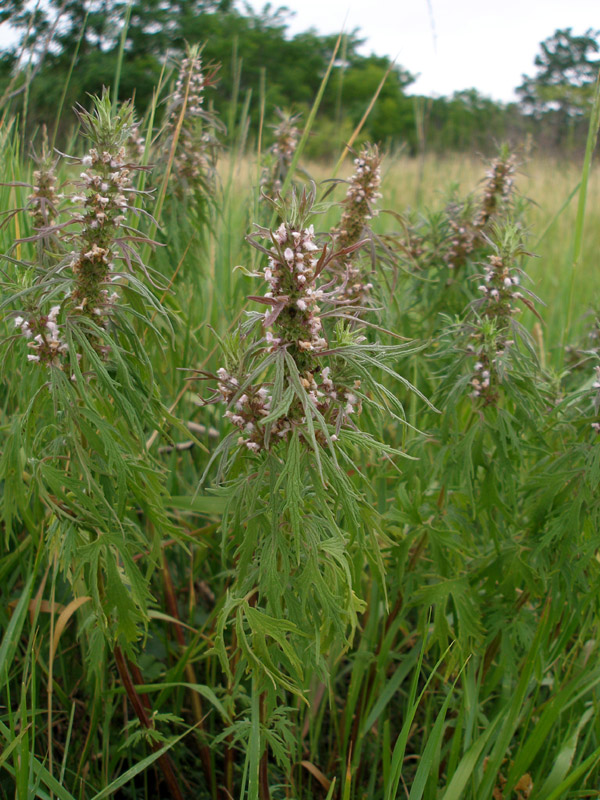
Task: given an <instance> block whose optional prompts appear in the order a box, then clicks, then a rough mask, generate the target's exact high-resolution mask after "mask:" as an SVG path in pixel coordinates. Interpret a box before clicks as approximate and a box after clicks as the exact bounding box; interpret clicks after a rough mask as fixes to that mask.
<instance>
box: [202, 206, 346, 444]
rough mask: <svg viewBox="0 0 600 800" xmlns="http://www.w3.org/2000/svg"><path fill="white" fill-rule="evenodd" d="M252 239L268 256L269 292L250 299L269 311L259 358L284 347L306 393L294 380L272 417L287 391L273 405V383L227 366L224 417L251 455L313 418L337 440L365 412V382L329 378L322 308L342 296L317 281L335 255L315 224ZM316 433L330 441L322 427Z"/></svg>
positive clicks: (221, 375) (222, 382) (222, 381)
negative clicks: (362, 390)
mask: <svg viewBox="0 0 600 800" xmlns="http://www.w3.org/2000/svg"><path fill="white" fill-rule="evenodd" d="M282 216H284V215H282ZM267 237H268V238H269V240H270V242H271V245H272V246H271V247H270V248H269V249H267V248H265V247H263V246H262V245H259V244H257V243H256V242H255V239H265V238H267ZM250 242H251V243H252V244H253V245H254V246H256V247H257V248H258V249H259V250H261V252H263V253H265V255H267V256H268V263H267V265H266V266H265V268H264V269H263V271H262V272H261V273H259V274H260V276H261V277H263V278H264V279H265V281H266V282H267V284H268V291H267V292H266V293H265V294H264V295H263V296H257V297H252V298H250V299H252V300H255V301H257V302H260V303H262V304H263V305H267V306H269V308H268V309H267V311H266V312H265V314H264V315H261V316H260V317H259V319H260V323H261V328H262V332H264V333H263V335H261V339H260V346H259V347H258V348H257V349H256V350H255V357H257V358H258V357H259V355H258V354H259V353H260V352H262V353H263V354H264V353H265V351H266V352H267V353H274V352H277V351H282V350H285V352H286V354H289V356H291V357H292V358H293V360H294V363H295V368H296V369H297V373H298V376H299V381H300V384H301V390H300V387H299V385H298V384H296V383H294V382H292V383H291V387H290V390H293V397H292V398H291V399H290V402H289V403H288V404H287V405H286V406H285V410H282V413H281V414H280V415H279V416H275V418H274V417H273V409H274V408H276V407H277V406H278V405H279V404H280V402H281V393H279V394H278V395H277V397H276V398H275V400H274V397H273V391H274V390H273V384H272V383H269V382H263V383H262V384H259V385H253V384H251V383H250V382H249V381H248V380H247V378H246V377H245V376H246V374H249V373H247V372H245V373H244V374H242V373H241V372H239V371H238V372H236V369H231V368H230V369H225V368H224V367H222V368H221V369H219V370H218V372H217V375H216V378H217V381H218V383H217V389H218V395H217V397H218V398H219V399H220V400H221V401H222V402H224V403H225V404H226V405H227V407H228V408H227V411H226V414H225V416H226V417H227V418H228V419H229V420H230V421H231V422H232V424H233V425H235V426H236V427H237V428H238V429H239V431H240V437H239V439H238V444H240V445H243V446H245V447H246V448H247V449H248V450H251V451H253V452H258V451H259V450H262V449H264V448H265V447H269V446H270V443H271V442H277V441H281V440H282V439H283V440H285V439H286V438H287V437H288V435H289V434H290V433H291V432H292V431H293V430H295V429H296V428H298V429H299V430H300V432H302V431H303V426H305V425H306V422H307V413H308V414H309V415H310V416H319V417H320V418H322V419H323V420H325V423H326V424H327V425H328V426H330V427H331V428H333V429H334V433H333V434H332V436H331V438H332V440H334V441H335V439H336V438H337V436H338V434H339V431H340V429H341V428H342V427H343V426H345V425H350V424H352V423H351V420H350V418H351V417H352V415H354V414H358V413H360V411H361V401H360V395H359V389H360V382H359V381H355V382H354V383H353V384H352V386H347V385H345V384H344V383H343V382H342V381H339V380H337V379H336V377H335V376H333V375H332V374H331V366H329V365H327V364H324V363H323V359H324V357H325V354H326V352H327V350H328V347H329V345H328V341H327V338H326V336H325V331H324V329H323V323H322V320H321V317H320V313H321V307H320V305H319V304H320V303H326V302H330V303H335V302H336V300H337V296H336V292H335V290H332V291H328V289H329V288H330V287H331V286H333V282H332V283H330V284H326V285H325V286H321V287H319V286H317V279H318V277H319V275H320V274H321V272H322V271H323V269H325V268H326V267H327V264H328V262H329V261H330V260H331V259H332V258H333V257H334V256H333V255H332V256H329V258H328V257H327V248H326V247H325V248H324V247H321V246H319V244H318V243H317V241H316V237H315V232H314V228H313V226H312V225H308V226H305V225H303V224H300V223H295V224H293V225H292V224H290V223H288V222H282V223H281V225H280V226H279V227H278V228H277V229H276V230H274V231H269V230H267V229H265V228H260V229H259V231H258V232H257V233H256V234H254V236H253V237H251V238H250ZM244 369H245V370H248V369H249V367H248V366H246V367H245V368H244ZM311 407H312V409H311ZM267 417H268V418H269V419H268V420H267V421H266V422H265V420H266V418H267ZM312 427H313V426H311V428H312ZM314 436H315V437H316V439H317V441H319V442H320V443H321V444H324V443H325V439H326V435H325V433H324V431H323V430H322V429H318V430H316V431H315V433H314Z"/></svg>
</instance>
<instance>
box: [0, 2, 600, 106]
mask: <svg viewBox="0 0 600 800" xmlns="http://www.w3.org/2000/svg"><path fill="white" fill-rule="evenodd" d="M1 2H2V0H0V3H1ZM249 2H250V5H251V6H252V7H254V8H255V9H257V10H260V9H261V8H262V7H263V6H264V4H265V3H264V0H249ZM279 5H286V6H288V7H289V8H290V10H292V11H294V12H295V16H294V17H292V19H291V20H290V33H292V34H294V33H297V32H300V31H304V30H307V29H308V28H311V27H314V28H316V29H317V30H318V31H319V33H337V32H339V30H340V29H341V28H342V26H343V25H344V20H346V23H345V29H346V30H352V29H353V28H356V27H358V28H360V29H361V31H360V32H361V36H362V37H363V38H366V39H367V42H366V44H365V45H364V47H363V50H362V52H363V53H364V54H365V55H368V54H369V53H371V52H375V53H377V54H378V55H387V56H390V57H391V58H394V57H397V61H398V63H399V64H401V65H402V66H403V67H406V68H407V69H408V70H410V71H411V72H412V73H413V74H416V73H418V74H419V76H420V77H419V78H418V80H417V81H416V82H415V83H414V84H413V85H412V86H411V87H410V88H409V92H411V93H419V94H425V95H449V94H451V93H452V92H453V91H457V90H460V89H470V88H472V87H475V88H476V89H479V91H480V92H482V93H483V94H485V95H487V96H489V97H493V98H494V99H496V100H505V101H506V100H512V99H514V94H513V91H514V89H515V87H516V86H518V85H519V84H520V83H521V75H522V74H523V73H532V72H533V70H534V66H533V59H534V57H535V55H536V54H537V52H538V50H539V43H540V42H541V41H542V40H543V39H546V38H547V37H548V36H551V35H552V34H553V33H554V31H555V30H556V29H557V28H567V27H571V28H572V29H573V32H574V33H575V34H580V33H583V32H584V31H585V30H587V29H588V28H594V29H596V28H600V0H279V1H277V0H273V1H272V6H273V7H275V8H276V7H278V6H279ZM9 41H10V31H9V29H8V26H7V25H6V24H5V25H0V47H2V46H4V45H6V44H7V42H9Z"/></svg>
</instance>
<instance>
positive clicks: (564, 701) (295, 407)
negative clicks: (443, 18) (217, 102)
mask: <svg viewBox="0 0 600 800" xmlns="http://www.w3.org/2000/svg"><path fill="white" fill-rule="evenodd" d="M208 86H210V76H209V75H208V76H207V73H206V72H202V66H201V62H200V61H199V56H198V54H197V52H195V51H193V50H192V51H190V52H189V53H188V56H187V58H186V60H184V61H183V63H182V64H181V65H180V73H179V76H178V78H177V81H175V80H173V81H171V84H170V85H168V86H166V85H165V86H163V87H162V93H163V96H162V98H161V102H162V100H164V111H162V107H159V106H158V105H154V106H152V108H151V109H150V111H149V113H148V115H146V116H145V117H144V118H143V119H141V120H139V121H138V123H137V126H136V125H134V123H135V116H134V110H133V108H132V107H131V106H130V105H128V104H117V103H115V102H113V101H112V100H111V97H110V94H109V93H105V94H104V95H103V96H102V97H101V98H95V99H94V100H91V99H90V100H89V103H87V110H86V111H83V110H82V109H79V111H78V116H77V117H76V118H75V117H74V123H76V124H74V132H73V135H72V137H71V141H70V143H69V145H68V149H67V152H68V153H69V155H68V156H65V155H64V154H61V153H58V152H55V151H53V150H52V147H51V139H52V130H51V129H50V134H49V138H50V143H46V145H44V136H43V134H42V132H41V131H40V132H38V135H37V136H36V138H35V151H36V154H37V163H36V162H35V159H34V158H33V157H32V154H31V150H30V147H29V143H28V142H27V140H26V137H25V136H24V134H23V132H22V131H21V130H20V128H19V123H18V120H17V119H14V118H12V117H9V116H8V115H5V116H4V117H3V118H2V122H1V125H0V163H1V165H2V166H1V174H2V176H3V182H2V185H1V186H0V199H1V205H0V211H1V212H2V217H1V218H0V220H1V222H0V224H1V225H2V227H1V228H0V253H2V254H3V255H2V262H1V275H2V312H3V321H2V323H1V324H2V329H3V335H2V385H1V397H2V404H1V416H0V436H1V440H0V441H1V445H0V450H1V455H0V480H1V481H2V499H1V504H2V505H1V514H2V524H3V530H2V538H1V540H0V593H1V597H2V602H1V603H0V623H1V628H2V641H1V643H0V686H1V687H2V690H1V694H0V697H1V700H0V742H1V749H0V793H1V795H2V796H3V797H7V798H9V797H17V798H19V800H25V798H33V797H40V798H51V797H52V798H59V799H60V800H72V798H80V799H81V800H92V799H93V800H100V798H104V797H111V796H113V797H118V798H188V797H190V798H191V797H194V798H211V800H217V798H218V799H219V800H221V798H223V799H225V798H240V799H241V798H249V800H267V798H273V800H277V798H295V799H296V798H297V800H300V799H302V800H304V799H308V798H327V800H333V799H334V798H336V800H337V799H338V798H339V800H363V798H364V799H368V800H392V798H402V797H405V798H408V800H421V799H422V798H423V800H460V799H461V798H464V799H465V800H487V798H493V800H501V799H502V798H504V799H505V800H508V798H513V799H514V800H525V798H529V800H562V799H563V798H565V799H566V798H575V797H578V798H584V797H600V791H598V785H599V783H600V727H599V719H600V718H599V716H598V702H599V700H600V695H599V691H600V689H599V687H600V667H598V648H599V642H598V601H599V599H600V594H599V591H600V584H599V579H600V574H599V572H600V564H599V557H598V547H599V545H600V541H599V538H598V537H599V531H600V525H599V523H600V501H599V495H598V479H599V477H600V417H599V412H600V356H599V353H600V322H599V318H598V298H599V297H600V285H599V284H600V273H599V272H598V269H597V267H596V259H597V253H598V248H599V245H600V173H599V172H598V170H597V168H595V167H594V166H593V165H592V164H591V155H592V149H593V148H592V144H590V146H589V147H588V152H587V154H586V160H585V162H584V164H583V165H582V164H577V163H573V162H571V161H569V162H561V161H555V160H549V159H544V158H542V157H541V156H539V155H538V156H536V154H535V152H534V153H533V154H532V155H528V156H527V157H525V156H524V155H522V154H519V150H518V148H517V150H516V151H515V154H513V153H512V152H511V151H510V149H509V148H507V147H505V146H503V147H501V148H499V152H498V155H497V157H496V158H495V159H494V160H493V161H492V162H491V163H490V162H489V161H485V160H483V159H482V158H479V157H477V156H476V155H475V154H473V155H470V156H469V157H462V156H452V157H450V156H448V157H445V158H440V157H437V156H436V157H434V156H429V155H427V154H425V155H424V156H423V157H422V158H417V159H413V158H408V157H403V156H402V154H400V155H395V156H393V157H392V156H389V157H387V156H386V154H385V153H380V152H379V151H378V149H377V148H376V147H374V146H372V145H369V144H368V143H365V142H360V140H358V142H357V143H356V145H355V149H354V150H353V151H352V152H344V153H340V156H342V155H343V156H344V159H343V160H342V159H340V161H339V162H338V163H337V164H333V163H332V164H324V163H316V164H311V163H305V162H304V160H303V159H302V157H301V156H302V147H303V143H305V141H306V138H307V137H308V135H309V134H310V127H311V125H312V123H313V118H312V115H311V116H309V118H308V119H307V120H290V119H285V118H284V119H283V120H273V121H272V122H273V126H274V127H275V132H274V133H273V132H272V131H271V128H270V127H269V125H270V121H265V126H264V129H261V137H263V138H261V140H260V142H249V141H248V140H247V137H246V127H245V123H246V114H247V108H245V107H244V105H243V104H240V106H239V107H235V108H234V109H233V111H232V116H231V119H230V120H228V125H227V128H226V127H225V126H224V125H223V124H222V123H221V121H220V120H219V119H218V118H216V116H215V115H214V114H213V113H212V112H211V110H210V107H209V106H206V105H203V104H202V99H201V98H202V93H203V92H204V90H205V89H206V88H207V87H208ZM317 105H318V98H317V102H316V103H315V107H314V109H313V110H314V112H315V113H316V107H317ZM598 105H599V103H598V102H597V104H596V107H595V113H597V111H598ZM155 114H156V115H157V116H159V115H160V114H162V118H161V119H160V121H157V118H155ZM593 125H594V122H592V129H593ZM594 138H595V137H590V142H591V143H593V141H594ZM263 139H264V142H263ZM380 175H381V184H380V185H379V176H380ZM342 178H343V180H342ZM261 188H262V190H263V194H268V195H270V196H271V198H272V199H273V200H274V202H273V203H270V202H269V200H267V199H265V198H264V196H261ZM584 201H587V205H586V204H585V203H584ZM248 237H249V238H248Z"/></svg>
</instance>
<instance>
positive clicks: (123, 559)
mask: <svg viewBox="0 0 600 800" xmlns="http://www.w3.org/2000/svg"><path fill="white" fill-rule="evenodd" d="M78 115H79V119H80V122H81V126H82V130H83V132H84V134H85V135H86V136H87V138H88V139H89V141H90V144H91V147H90V149H89V150H88V153H87V154H86V155H84V156H83V157H82V158H71V163H75V164H78V165H79V164H80V165H81V166H83V168H84V169H83V171H82V172H81V174H80V177H79V179H78V180H77V181H76V182H75V193H74V194H73V195H72V196H71V197H70V199H71V201H72V202H71V207H70V208H69V209H68V210H67V211H66V212H65V214H66V219H61V217H62V216H63V214H62V213H61V215H60V217H59V218H58V219H57V220H56V221H54V224H52V225H43V226H42V227H39V229H38V232H37V235H36V236H34V237H29V238H27V239H24V240H22V241H21V242H20V243H19V246H18V249H17V250H14V252H15V253H20V258H15V256H14V255H10V256H5V260H6V263H7V265H8V267H10V270H11V272H9V273H5V274H9V276H10V277H11V280H12V282H11V283H9V282H7V283H6V284H5V286H4V289H5V296H6V297H7V299H6V300H5V301H4V306H5V307H6V306H7V305H8V306H10V307H12V308H13V309H14V308H15V306H16V307H17V309H16V313H15V314H14V317H13V318H14V328H15V335H14V336H12V337H10V339H9V340H8V341H7V342H5V345H6V347H7V349H8V352H7V353H5V360H4V362H3V363H4V369H5V370H6V369H11V370H12V374H11V378H12V379H13V380H12V381H11V384H12V385H14V383H15V379H16V381H17V383H18V384H19V385H18V391H17V390H16V387H15V390H14V391H13V395H14V398H13V401H14V403H15V406H14V407H13V408H12V409H11V413H12V417H13V424H12V428H11V434H10V437H9V440H8V443H7V444H6V447H5V449H4V451H3V455H2V459H1V462H0V473H1V475H2V478H3V480H4V481H5V484H4V485H5V491H4V493H3V497H2V514H3V519H4V522H5V526H6V535H7V537H9V538H10V537H11V536H13V535H15V526H16V525H17V521H18V520H20V521H21V522H20V523H19V524H23V525H25V526H26V527H27V528H28V529H30V532H31V535H32V536H35V537H40V536H44V537H45V538H46V553H47V556H48V559H49V563H50V564H54V565H55V567H56V568H57V569H60V571H61V572H62V575H63V577H64V578H65V579H66V580H67V581H68V583H69V584H70V586H71V587H72V591H73V593H74V595H75V596H76V597H78V598H85V609H84V611H83V612H82V613H83V616H84V618H85V619H86V622H85V631H86V637H87V640H88V645H89V648H88V654H89V655H90V665H91V667H92V669H94V668H95V667H96V666H97V665H98V664H101V663H104V662H103V661H102V659H101V658H100V657H99V654H100V653H101V652H102V650H103V648H104V646H105V643H106V642H108V644H109V645H110V646H111V647H112V646H122V647H124V648H125V649H126V650H128V651H129V652H132V650H131V648H132V647H133V644H134V643H135V642H136V641H137V639H138V636H139V634H140V631H141V629H142V628H143V626H144V624H145V623H146V621H147V619H148V602H149V601H150V595H149V590H148V584H147V575H146V576H145V577H143V576H142V572H141V570H140V566H141V564H142V563H143V562H144V561H146V559H148V558H149V560H148V561H146V563H147V567H148V569H149V571H150V572H151V570H152V564H153V561H154V556H153V555H150V556H147V555H145V554H146V553H149V554H151V553H154V554H155V553H156V547H157V542H158V540H159V539H158V538H157V537H160V536H161V532H164V530H165V529H166V528H168V527H169V525H168V522H167V520H166V516H165V514H164V511H163V509H162V505H161V504H162V498H163V494H164V492H163V488H162V477H161V475H160V473H159V472H158V471H157V469H156V468H155V465H154V464H153V463H152V460H151V459H150V458H149V457H148V456H147V455H146V451H145V447H144V441H145V431H146V430H147V429H152V428H153V427H154V425H155V424H156V419H157V417H158V416H159V415H161V414H162V406H161V404H160V402H159V400H158V397H157V392H156V389H155V386H154V381H153V375H152V369H151V367H150V364H149V361H148V358H147V355H146V354H145V351H144V347H143V344H142V341H141V338H140V336H139V334H138V331H137V329H136V325H135V324H134V322H135V320H136V319H141V320H143V324H144V327H145V328H150V329H152V323H151V321H150V319H148V318H146V316H145V308H146V307H148V306H152V308H153V309H155V302H154V300H153V297H152V294H151V292H150V291H149V290H148V289H147V288H145V287H144V286H143V284H142V282H141V281H140V280H139V279H138V277H137V275H135V274H133V273H134V270H135V268H136V267H138V268H140V269H141V271H142V272H145V271H146V270H145V268H144V267H143V265H142V262H141V259H140V256H139V254H138V253H137V251H136V243H137V242H138V241H140V240H141V241H143V240H144V237H143V234H141V233H139V232H137V231H133V230H132V225H133V224H135V223H136V217H134V216H133V213H134V212H136V209H133V205H134V203H133V199H134V198H135V197H139V195H138V194H137V193H134V190H133V189H132V188H131V179H130V175H131V172H132V170H135V169H138V167H137V166H136V165H135V164H132V163H130V162H128V161H127V160H126V155H125V142H126V141H127V138H128V136H129V134H130V125H131V106H130V105H129V104H125V105H123V106H121V107H120V108H119V109H117V110H116V111H113V110H112V107H111V102H110V98H109V96H108V93H107V92H105V93H104V94H103V96H102V97H101V98H95V99H94V101H93V108H92V110H91V111H90V112H87V111H79V112H78ZM38 172H40V177H39V178H38V182H37V183H36V188H35V189H34V195H35V199H36V203H35V204H34V205H31V199H30V207H31V208H32V209H33V211H34V213H35V214H36V215H38V214H42V213H43V214H44V215H45V216H44V220H43V221H44V222H50V221H51V219H50V214H51V212H52V214H54V213H55V211H56V202H55V200H56V198H55V195H54V192H55V190H54V188H53V187H54V186H55V179H54V178H52V177H51V176H50V175H49V168H46V172H45V173H43V174H42V171H41V170H40V169H39V168H38ZM44 176H45V178H44V180H42V177H44ZM43 187H45V188H44V194H43V195H42V188H43ZM42 198H43V199H44V202H42ZM39 221H41V220H38V219H36V220H35V222H39ZM50 234H52V236H55V237H56V240H57V241H58V242H59V245H60V247H59V249H58V252H53V253H51V256H52V259H51V260H50V261H48V260H47V259H46V258H45V257H44V258H43V259H42V260H40V257H39V251H38V249H37V247H36V245H37V244H38V241H39V240H43V239H45V238H47V237H48V236H49V235H50ZM123 267H125V269H123ZM130 270H131V272H130ZM117 287H118V290H119V292H120V293H122V295H121V297H120V298H118V297H117V293H116V291H115V289H117ZM117 299H119V303H118V304H117ZM127 299H129V300H131V302H132V304H133V306H134V307H135V313H133V307H132V306H128V304H127V302H126V301H127ZM4 375H5V377H6V376H7V374H6V371H5V372H4ZM24 476H25V477H24ZM32 509H33V511H32ZM139 559H142V561H141V562H140V563H136V561H138V560H139Z"/></svg>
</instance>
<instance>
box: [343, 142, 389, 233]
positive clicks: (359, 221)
mask: <svg viewBox="0 0 600 800" xmlns="http://www.w3.org/2000/svg"><path fill="white" fill-rule="evenodd" d="M380 165H381V156H380V155H379V150H378V149H377V147H376V146H374V145H365V146H364V147H363V149H362V150H361V151H360V154H359V156H358V157H357V158H355V159H354V166H355V170H354V174H353V175H352V177H351V178H350V181H349V184H350V185H349V186H348V190H347V192H346V197H345V199H344V200H343V206H344V210H343V212H342V218H341V220H340V226H339V228H337V229H335V230H333V231H332V235H333V237H334V239H335V243H336V245H337V246H338V247H340V248H345V247H348V246H349V245H353V244H355V243H356V242H358V241H359V240H360V239H361V238H362V236H363V233H364V230H365V228H368V223H369V221H370V220H371V219H373V217H376V216H377V214H378V213H379V212H378V211H377V209H376V208H375V207H374V204H375V202H376V201H377V200H378V199H379V198H380V197H381V196H382V195H381V193H380V192H379V187H380V186H381V168H380Z"/></svg>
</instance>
